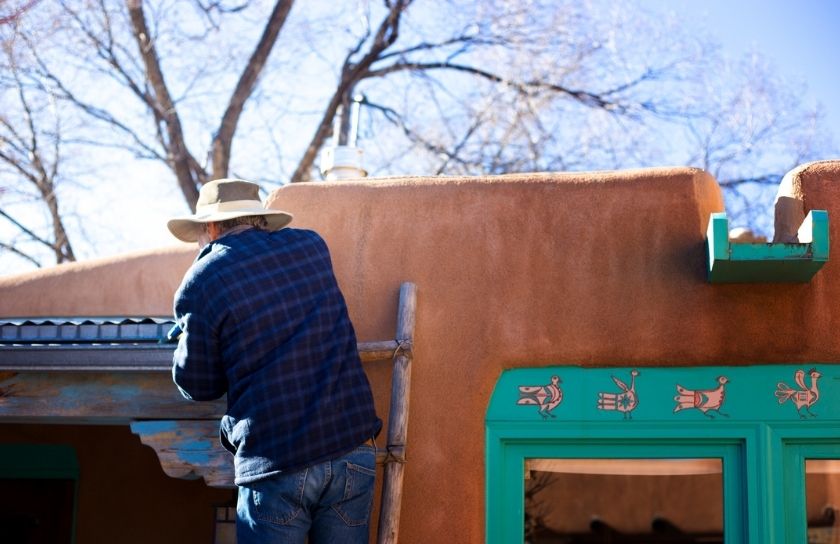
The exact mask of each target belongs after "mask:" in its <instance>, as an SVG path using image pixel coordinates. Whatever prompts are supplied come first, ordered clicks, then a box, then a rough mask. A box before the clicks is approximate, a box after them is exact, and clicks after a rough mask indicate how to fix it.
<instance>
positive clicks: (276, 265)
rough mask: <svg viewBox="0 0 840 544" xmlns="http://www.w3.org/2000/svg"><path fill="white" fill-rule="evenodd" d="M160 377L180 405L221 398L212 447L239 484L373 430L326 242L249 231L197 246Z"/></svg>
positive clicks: (351, 444) (313, 459)
mask: <svg viewBox="0 0 840 544" xmlns="http://www.w3.org/2000/svg"><path fill="white" fill-rule="evenodd" d="M175 319H176V321H177V323H178V325H179V326H180V327H181V329H182V330H183V334H182V335H181V338H180V340H179V343H178V347H177V349H176V350H175V355H174V360H173V368H172V375H173V379H174V380H175V383H176V384H177V385H178V387H179V389H180V390H181V393H182V394H183V395H184V396H185V397H186V398H188V399H192V400H213V399H217V398H220V397H221V396H223V395H224V394H225V393H227V412H226V414H225V416H224V417H223V418H222V421H221V425H220V436H221V441H222V444H223V445H224V447H225V448H226V449H228V450H229V451H230V452H231V453H233V454H234V465H235V469H236V480H235V481H236V483H237V484H242V483H247V482H251V481H255V480H260V479H263V478H267V477H270V476H272V475H274V474H277V473H280V472H290V471H295V470H298V469H302V468H304V467H307V466H310V465H314V464H316V463H319V462H323V461H326V460H329V459H333V458H336V457H339V456H341V455H343V454H344V453H346V452H349V451H351V450H353V449H354V448H355V447H356V446H358V445H359V444H361V443H362V442H364V441H365V440H367V439H369V438H371V437H373V436H375V435H376V434H378V433H379V431H380V429H381V427H382V422H381V420H380V419H379V418H378V417H377V416H376V413H375V410H374V406H373V398H372V396H371V391H370V386H369V384H368V380H367V377H366V375H365V373H364V371H363V369H362V366H361V361H360V359H359V354H358V351H357V346H356V335H355V332H354V330H353V326H352V324H351V323H350V318H349V316H348V314H347V307H346V305H345V302H344V297H343V296H342V294H341V292H340V291H339V288H338V284H337V283H336V279H335V276H334V274H333V269H332V262H331V261H330V256H329V251H328V249H327V246H326V244H325V243H324V241H323V240H322V239H321V237H320V236H318V235H317V234H316V233H314V232H312V231H308V230H301V229H290V228H286V229H282V230H279V231H276V232H271V233H269V232H265V231H261V230H257V229H249V230H246V231H244V232H241V233H238V234H229V235H227V236H223V237H222V238H220V239H218V240H216V241H215V242H213V243H211V244H209V245H208V246H206V247H205V248H204V249H203V250H202V251H201V252H200V253H199V255H198V257H197V258H196V260H195V262H194V263H193V265H192V267H191V268H190V269H189V271H187V274H186V276H185V277H184V280H183V282H182V283H181V286H180V288H179V289H178V291H177V293H176V294H175Z"/></svg>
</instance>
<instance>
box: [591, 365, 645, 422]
mask: <svg viewBox="0 0 840 544" xmlns="http://www.w3.org/2000/svg"><path fill="white" fill-rule="evenodd" d="M638 375H639V371H638V370H636V369H633V370H631V371H630V387H627V384H626V383H624V382H623V381H621V380H619V379H618V378H616V377H615V376H610V377H611V378H612V379H613V381H614V382H615V384H616V385H617V386H618V388H619V389H621V393H598V409H599V410H608V411H618V412H622V413H623V414H624V419H633V414H632V412H633V410H635V409H636V406H638V405H639V397H638V395H636V376H638Z"/></svg>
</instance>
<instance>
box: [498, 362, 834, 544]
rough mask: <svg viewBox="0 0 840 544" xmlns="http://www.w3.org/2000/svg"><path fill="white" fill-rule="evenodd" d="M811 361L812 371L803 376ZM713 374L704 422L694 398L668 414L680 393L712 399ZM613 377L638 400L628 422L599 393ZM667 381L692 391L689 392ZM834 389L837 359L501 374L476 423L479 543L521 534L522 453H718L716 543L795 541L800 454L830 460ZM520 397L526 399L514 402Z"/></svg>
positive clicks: (612, 389) (799, 528) (799, 526)
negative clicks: (720, 392)
mask: <svg viewBox="0 0 840 544" xmlns="http://www.w3.org/2000/svg"><path fill="white" fill-rule="evenodd" d="M812 369H814V370H816V371H817V372H818V373H819V374H820V375H819V376H816V375H811V370H812ZM634 370H636V371H637V373H636V375H635V376H633V371H634ZM798 371H801V375H797V372H798ZM555 376H556V377H557V379H556V380H554V379H553V377H555ZM718 376H726V377H727V378H729V380H728V381H726V382H725V383H724V384H723V385H724V392H725V395H724V401H723V403H722V405H721V406H720V407H719V409H718V411H717V412H714V411H712V410H709V412H714V413H713V415H714V418H710V417H708V416H707V415H703V413H702V412H701V411H700V408H699V407H694V406H692V407H690V408H680V409H679V410H677V411H674V408H675V407H676V406H677V405H679V404H680V401H678V400H677V399H678V398H680V397H681V396H684V397H689V396H690V398H691V399H692V402H694V399H698V401H697V402H700V403H701V405H702V402H704V399H705V400H708V399H711V398H713V395H712V394H711V390H712V389H713V386H714V385H716V384H718V383H719V382H718V381H717V379H716V377H718ZM633 377H635V380H634V381H631V378H633ZM614 378H615V379H614ZM813 380H816V384H817V386H816V388H814V381H813ZM619 382H621V383H622V384H623V385H624V387H626V388H627V389H628V390H630V389H632V390H633V391H634V392H635V393H636V395H637V397H638V399H637V400H638V404H637V405H636V406H635V407H634V408H633V409H632V410H631V411H630V415H631V416H632V419H631V418H629V417H626V415H627V412H622V411H621V410H619V409H618V406H622V403H621V401H620V399H619V398H618V397H615V398H612V397H609V395H606V396H604V395H599V393H607V394H609V393H618V394H620V393H621V392H623V391H624V389H623V388H622V386H621V385H620V384H619ZM799 383H802V384H803V385H804V389H803V388H802V387H800V385H799ZM631 384H632V385H631ZM677 384H680V385H681V386H682V387H683V388H684V389H685V388H689V387H692V388H693V389H692V390H691V391H692V394H691V395H688V394H687V393H681V392H680V391H679V390H678V389H677V388H676V385H677ZM553 387H557V388H558V390H559V391H558V390H555V389H553ZM703 388H705V389H703ZM838 388H840V365H838V364H829V363H819V364H808V365H756V366H747V367H741V366H739V367H725V366H715V367H690V368H673V367H669V368H648V367H645V368H640V369H634V368H583V367H568V366H567V367H543V368H525V369H513V370H507V371H505V372H503V373H502V375H501V377H500V378H499V380H498V382H497V384H496V387H495V389H494V392H493V395H492V397H491V400H490V405H489V406H488V410H487V416H486V421H485V425H486V443H485V447H486V460H487V464H486V470H485V477H486V498H485V500H486V535H487V536H486V540H487V542H488V543H491V544H502V543H505V544H506V543H510V542H521V541H522V537H523V534H524V517H525V512H524V469H525V459H528V458H610V457H612V458H618V457H620V458H704V457H705V458H708V457H713V458H721V459H723V486H724V538H725V540H726V541H727V542H744V543H751V544H759V543H760V544H784V543H787V542H800V541H802V538H801V535H802V532H803V531H804V527H805V524H806V520H805V491H804V464H803V463H804V461H803V459H805V458H819V457H827V458H837V459H840V435H838V432H837V430H838V428H840V389H838ZM788 389H791V390H794V391H796V392H800V393H804V392H806V391H810V392H812V393H813V391H814V390H816V391H818V392H819V396H818V397H808V396H807V395H806V397H804V398H806V399H809V400H810V401H811V406H810V407H808V408H809V409H810V412H811V413H813V414H814V415H811V413H809V412H808V411H807V410H806V409H804V408H803V409H802V410H797V409H796V406H795V405H794V404H793V398H791V397H790V396H788ZM704 391H705V392H704ZM558 392H559V394H560V397H559V398H560V400H559V402H557V395H558ZM777 392H780V394H778V395H777ZM693 393H698V394H697V395H694V394H693ZM799 398H800V399H801V398H803V397H802V396H801V395H800V397H799ZM523 399H526V400H527V403H525V404H520V401H522V400H523ZM683 400H687V399H683ZM531 401H534V402H535V403H531ZM612 401H615V402H612ZM540 402H541V403H542V404H539V403H540ZM550 405H552V406H551V407H550V408H549V406H550ZM623 405H624V407H625V409H626V407H627V406H632V403H629V404H628V403H626V402H625V403H624V404H623ZM599 406H600V408H599ZM722 413H726V414H727V415H728V416H729V417H725V416H722V415H720V414H722ZM616 451H620V455H616V454H615V452H616Z"/></svg>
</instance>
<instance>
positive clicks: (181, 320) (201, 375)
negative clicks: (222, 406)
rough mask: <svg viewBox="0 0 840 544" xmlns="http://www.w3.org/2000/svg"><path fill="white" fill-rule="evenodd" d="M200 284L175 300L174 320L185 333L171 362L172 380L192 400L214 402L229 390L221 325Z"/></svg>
mask: <svg viewBox="0 0 840 544" xmlns="http://www.w3.org/2000/svg"><path fill="white" fill-rule="evenodd" d="M201 287H202V286H201V285H199V282H188V283H186V284H185V285H184V286H182V288H181V289H180V290H179V291H178V294H177V295H176V298H175V320H176V322H177V323H178V325H179V326H180V327H181V330H182V331H183V332H182V333H181V336H180V338H179V340H178V347H177V348H176V349H175V354H174V356H173V361H172V379H173V380H174V381H175V385H177V386H178V389H180V391H181V394H182V395H183V396H184V397H185V398H187V399H190V400H215V399H218V398H220V397H222V396H223V395H224V394H225V393H226V392H227V388H228V384H227V377H226V375H225V369H224V365H223V364H222V354H221V344H220V341H219V338H220V337H219V332H220V325H221V322H222V320H223V316H221V315H218V314H219V312H216V311H213V309H212V307H211V304H210V302H209V300H208V298H207V297H205V296H203V293H202V292H201V291H202V289H201Z"/></svg>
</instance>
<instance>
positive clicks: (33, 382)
mask: <svg viewBox="0 0 840 544" xmlns="http://www.w3.org/2000/svg"><path fill="white" fill-rule="evenodd" d="M224 413H225V400H224V398H223V399H221V400H218V401H214V402H191V401H188V400H186V399H185V398H183V397H182V396H181V394H180V393H179V392H178V390H177V388H176V387H175V386H174V385H173V384H172V378H171V376H170V375H169V374H163V373H158V372H131V373H120V372H0V419H2V420H3V421H6V422H9V421H21V422H33V423H79V422H81V423H93V422H95V423H111V424H119V423H123V424H127V423H128V422H130V421H133V420H135V419H184V418H189V419H213V420H215V421H217V422H218V420H219V418H221V416H222V414H224Z"/></svg>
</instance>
